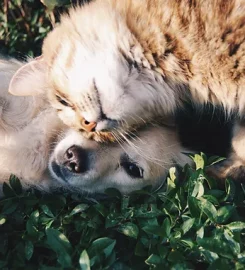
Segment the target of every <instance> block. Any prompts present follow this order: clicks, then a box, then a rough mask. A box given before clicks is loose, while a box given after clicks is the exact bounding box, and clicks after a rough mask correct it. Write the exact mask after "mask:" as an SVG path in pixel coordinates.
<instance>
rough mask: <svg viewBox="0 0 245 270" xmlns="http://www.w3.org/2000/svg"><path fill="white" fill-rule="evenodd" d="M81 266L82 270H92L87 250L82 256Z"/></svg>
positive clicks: (80, 259)
mask: <svg viewBox="0 0 245 270" xmlns="http://www.w3.org/2000/svg"><path fill="white" fill-rule="evenodd" d="M79 265H80V269H81V270H90V260H89V256H88V253H87V251H86V250H84V251H83V252H82V253H81V255H80V258H79Z"/></svg>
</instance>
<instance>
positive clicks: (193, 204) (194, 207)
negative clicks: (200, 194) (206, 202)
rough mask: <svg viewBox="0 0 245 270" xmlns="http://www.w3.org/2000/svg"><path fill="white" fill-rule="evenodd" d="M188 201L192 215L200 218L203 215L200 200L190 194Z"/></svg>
mask: <svg viewBox="0 0 245 270" xmlns="http://www.w3.org/2000/svg"><path fill="white" fill-rule="evenodd" d="M187 202H188V207H189V210H190V213H191V216H192V217H194V218H199V217H200V215H201V211H200V208H199V200H198V199H197V198H195V197H192V196H188V200H187Z"/></svg>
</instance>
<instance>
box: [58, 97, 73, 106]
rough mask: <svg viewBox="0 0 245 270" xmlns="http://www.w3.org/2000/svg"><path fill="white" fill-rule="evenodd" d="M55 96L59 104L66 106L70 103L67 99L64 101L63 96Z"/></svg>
mask: <svg viewBox="0 0 245 270" xmlns="http://www.w3.org/2000/svg"><path fill="white" fill-rule="evenodd" d="M56 98H57V100H58V102H59V103H60V104H62V105H64V106H66V107H68V106H70V104H69V103H68V102H67V101H65V100H64V99H63V98H61V97H60V96H58V95H56Z"/></svg>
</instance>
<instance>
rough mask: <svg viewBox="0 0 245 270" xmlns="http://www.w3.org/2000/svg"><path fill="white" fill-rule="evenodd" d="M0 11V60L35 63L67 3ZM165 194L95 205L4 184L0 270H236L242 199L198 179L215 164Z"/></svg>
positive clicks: (171, 180) (112, 198) (16, 3)
mask: <svg viewBox="0 0 245 270" xmlns="http://www.w3.org/2000/svg"><path fill="white" fill-rule="evenodd" d="M43 2H44V3H46V4H47V3H48V4H49V6H48V7H45V6H44V5H42V4H41V3H40V1H38V0H28V1H27V0H26V1H21V0H12V1H6V0H4V1H2V6H1V8H0V24H1V25H2V27H1V29H0V43H1V51H2V52H5V53H8V54H11V55H14V56H17V57H21V58H22V57H23V56H24V55H29V56H36V55H39V54H40V48H41V41H42V39H43V37H44V36H45V35H46V34H47V32H48V31H49V30H50V29H51V28H52V24H54V22H55V21H56V20H58V17H59V16H58V14H59V12H61V11H64V9H66V6H64V4H67V3H68V2H69V1H62V0H59V1H57V0H52V1H46V0H43ZM193 159H194V161H195V164H196V168H195V169H193V168H190V167H189V166H186V167H185V168H183V171H182V174H181V177H177V178H176V175H175V169H174V168H172V169H171V170H170V173H169V177H168V179H167V187H164V188H162V189H161V190H158V191H157V192H151V190H150V188H149V187H147V188H145V189H143V190H140V191H136V192H134V193H132V194H130V195H128V196H122V195H121V194H120V193H119V192H118V191H117V190H114V189H109V190H107V192H106V193H107V197H106V198H104V199H103V200H96V199H95V198H86V197H84V196H81V195H76V194H66V193H65V192H64V191H61V192H59V193H57V194H52V195H48V194H46V195H45V194H40V193H39V192H38V191H35V190H29V191H22V188H21V184H20V182H19V181H18V180H17V179H16V178H15V177H12V178H11V179H10V182H9V183H8V184H7V183H6V184H4V187H3V191H4V194H5V197H4V198H3V199H1V200H0V269H25V270H26V269H27V270H28V269H45V270H48V269H50V270H51V269H84V270H85V269H86V270H88V269H96V270H98V269H123V270H124V269H125V270H127V269H133V270H136V269H140V270H142V269H163V268H164V267H165V268H166V269H222V270H225V269H244V267H245V244H244V243H245V211H244V209H245V207H244V206H245V205H244V201H245V192H244V189H243V186H241V185H235V184H234V183H233V182H232V181H231V180H229V179H227V180H226V182H225V188H224V189H219V188H218V187H217V183H216V181H215V180H213V179H210V178H208V177H207V176H206V175H205V173H204V168H205V166H208V165H210V164H211V163H213V162H214V159H209V160H207V158H206V156H205V155H203V154H200V155H195V156H194V157H193Z"/></svg>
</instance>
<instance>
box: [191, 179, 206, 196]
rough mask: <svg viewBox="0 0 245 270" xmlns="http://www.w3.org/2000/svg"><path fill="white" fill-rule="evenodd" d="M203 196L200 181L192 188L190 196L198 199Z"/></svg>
mask: <svg viewBox="0 0 245 270" xmlns="http://www.w3.org/2000/svg"><path fill="white" fill-rule="evenodd" d="M203 194H204V187H203V184H202V183H201V182H200V181H197V182H196V184H195V186H194V189H193V191H192V194H191V196H192V197H196V198H198V197H202V196H203Z"/></svg>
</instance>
